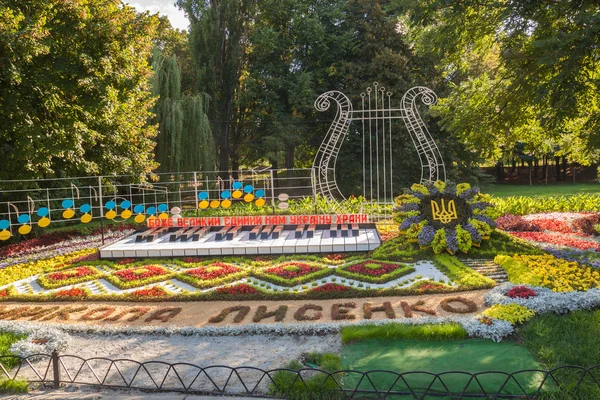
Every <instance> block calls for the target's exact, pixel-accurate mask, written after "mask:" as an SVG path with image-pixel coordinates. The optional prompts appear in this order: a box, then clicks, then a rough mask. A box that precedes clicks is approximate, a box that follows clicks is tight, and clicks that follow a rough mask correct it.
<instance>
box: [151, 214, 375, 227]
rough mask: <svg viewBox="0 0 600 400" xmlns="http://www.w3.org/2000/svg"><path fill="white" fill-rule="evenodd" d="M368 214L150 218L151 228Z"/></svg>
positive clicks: (336, 219)
mask: <svg viewBox="0 0 600 400" xmlns="http://www.w3.org/2000/svg"><path fill="white" fill-rule="evenodd" d="M368 222H369V217H368V215H367V214H336V215H253V216H243V217H239V216H238V217H189V218H156V217H154V218H148V227H149V228H158V227H166V228H171V227H194V226H238V225H241V226H246V225H313V224H314V225H316V224H327V225H331V224H365V223H368Z"/></svg>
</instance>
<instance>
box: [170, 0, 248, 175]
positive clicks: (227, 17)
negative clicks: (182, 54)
mask: <svg viewBox="0 0 600 400" xmlns="http://www.w3.org/2000/svg"><path fill="white" fill-rule="evenodd" d="M176 4H177V5H178V6H179V7H181V8H182V9H183V10H184V11H185V12H186V14H187V16H188V18H189V20H190V48H191V51H192V55H193V60H194V63H195V70H196V72H197V85H198V90H199V91H205V92H206V93H207V94H208V95H209V96H210V98H211V101H212V105H211V107H210V110H209V118H210V120H211V121H212V126H213V133H214V135H215V138H216V139H217V143H218V147H219V169H220V170H221V171H228V170H229V161H230V146H231V145H232V143H231V138H230V135H231V132H232V131H234V130H235V129H236V125H237V120H238V117H239V116H238V105H237V99H238V96H239V90H240V80H241V78H242V72H243V68H244V65H245V61H246V55H247V51H248V40H247V37H248V29H249V25H250V23H251V17H252V14H253V10H254V5H255V3H254V0H210V1H208V0H177V3H176Z"/></svg>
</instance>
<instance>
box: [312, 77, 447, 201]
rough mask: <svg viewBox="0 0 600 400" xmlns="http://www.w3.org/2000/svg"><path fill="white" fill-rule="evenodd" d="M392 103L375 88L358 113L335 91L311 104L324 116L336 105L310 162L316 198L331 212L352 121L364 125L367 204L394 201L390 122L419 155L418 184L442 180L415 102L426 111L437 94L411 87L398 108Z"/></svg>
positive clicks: (369, 90)
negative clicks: (399, 122) (396, 124)
mask: <svg viewBox="0 0 600 400" xmlns="http://www.w3.org/2000/svg"><path fill="white" fill-rule="evenodd" d="M391 97H392V93H391V92H386V91H385V88H384V87H382V86H379V84H378V83H377V82H375V83H374V84H373V88H370V87H369V88H367V90H366V91H365V92H363V93H362V94H361V99H362V101H361V103H362V104H361V109H360V110H354V109H353V107H352V103H351V101H350V99H349V98H348V96H346V95H345V94H344V93H342V92H340V91H337V90H331V91H329V92H326V93H323V94H322V95H320V96H319V97H318V98H317V100H316V101H315V108H316V109H317V110H318V111H326V110H328V109H329V108H330V106H331V103H332V102H334V103H336V105H337V113H336V116H335V119H334V120H333V123H332V124H331V126H330V127H329V131H328V132H327V135H326V136H325V138H324V139H323V142H322V143H321V146H320V148H319V150H318V152H317V154H316V156H315V159H314V162H313V170H314V176H313V179H314V181H315V182H314V185H315V188H314V190H315V193H316V194H318V195H320V196H323V197H324V198H325V199H326V200H327V202H328V203H329V205H330V206H331V207H332V208H333V209H336V210H337V209H338V208H339V202H338V201H339V199H343V198H344V196H343V195H342V193H341V192H340V190H339V188H338V185H337V182H336V178H335V167H336V162H337V157H338V154H339V152H340V149H341V147H342V143H343V141H344V138H345V137H346V136H347V135H348V130H349V128H350V124H351V123H352V121H361V122H362V144H363V196H364V197H365V198H367V199H370V200H371V201H376V202H377V203H380V202H382V200H383V202H384V203H385V202H387V203H389V202H392V201H393V197H394V189H393V188H394V181H393V151H392V150H393V148H392V142H393V140H392V139H393V135H392V120H394V119H401V120H402V121H403V122H404V124H405V125H406V128H407V129H408V133H409V134H410V137H411V139H412V141H413V144H414V146H415V149H416V151H417V154H418V155H419V159H420V161H421V178H420V182H421V183H426V182H431V181H436V180H445V179H446V169H445V167H444V162H443V160H442V155H441V153H440V151H439V149H438V147H437V145H436V144H435V142H434V140H433V138H432V137H431V134H430V133H429V131H428V130H427V127H426V126H425V123H424V122H423V119H422V118H421V115H420V114H419V110H418V108H417V100H419V99H421V101H422V102H423V103H424V104H425V105H428V106H429V105H432V104H435V102H436V101H437V96H436V94H435V93H434V92H433V91H432V90H431V89H428V88H426V87H422V86H417V87H413V88H411V89H409V90H408V91H407V92H406V93H405V94H404V96H403V97H402V100H401V101H400V107H399V108H394V107H393V106H392V99H391Z"/></svg>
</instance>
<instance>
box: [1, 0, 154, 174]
mask: <svg viewBox="0 0 600 400" xmlns="http://www.w3.org/2000/svg"><path fill="white" fill-rule="evenodd" d="M155 27H156V20H155V19H154V18H151V17H148V16H147V15H145V14H138V13H136V12H135V10H134V9H133V8H132V7H129V6H126V5H123V4H121V2H120V1H118V0H107V1H102V2H89V1H84V0H73V1H68V2H65V1H58V0H30V1H16V0H8V1H4V2H2V5H0V120H1V121H2V124H1V126H0V143H1V144H0V158H1V159H2V168H0V178H2V179H15V178H23V179H25V178H46V177H54V176H63V175H70V176H78V175H82V174H105V175H107V174H145V173H148V172H150V171H151V170H152V169H154V168H155V167H156V163H155V162H154V160H153V148H154V141H153V138H154V136H155V134H156V127H155V126H152V125H149V124H148V120H149V118H150V116H151V113H150V109H151V107H152V105H153V102H154V98H153V97H152V95H151V93H150V91H149V84H148V80H149V78H150V76H151V74H152V70H151V68H150V66H149V64H148V59H149V57H150V52H151V49H152V38H153V36H154V31H155Z"/></svg>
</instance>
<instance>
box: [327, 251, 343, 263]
mask: <svg viewBox="0 0 600 400" xmlns="http://www.w3.org/2000/svg"><path fill="white" fill-rule="evenodd" d="M325 258H326V259H328V260H331V261H340V260H343V259H344V258H346V255H345V254H342V253H335V254H327V255H326V256H325Z"/></svg>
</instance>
